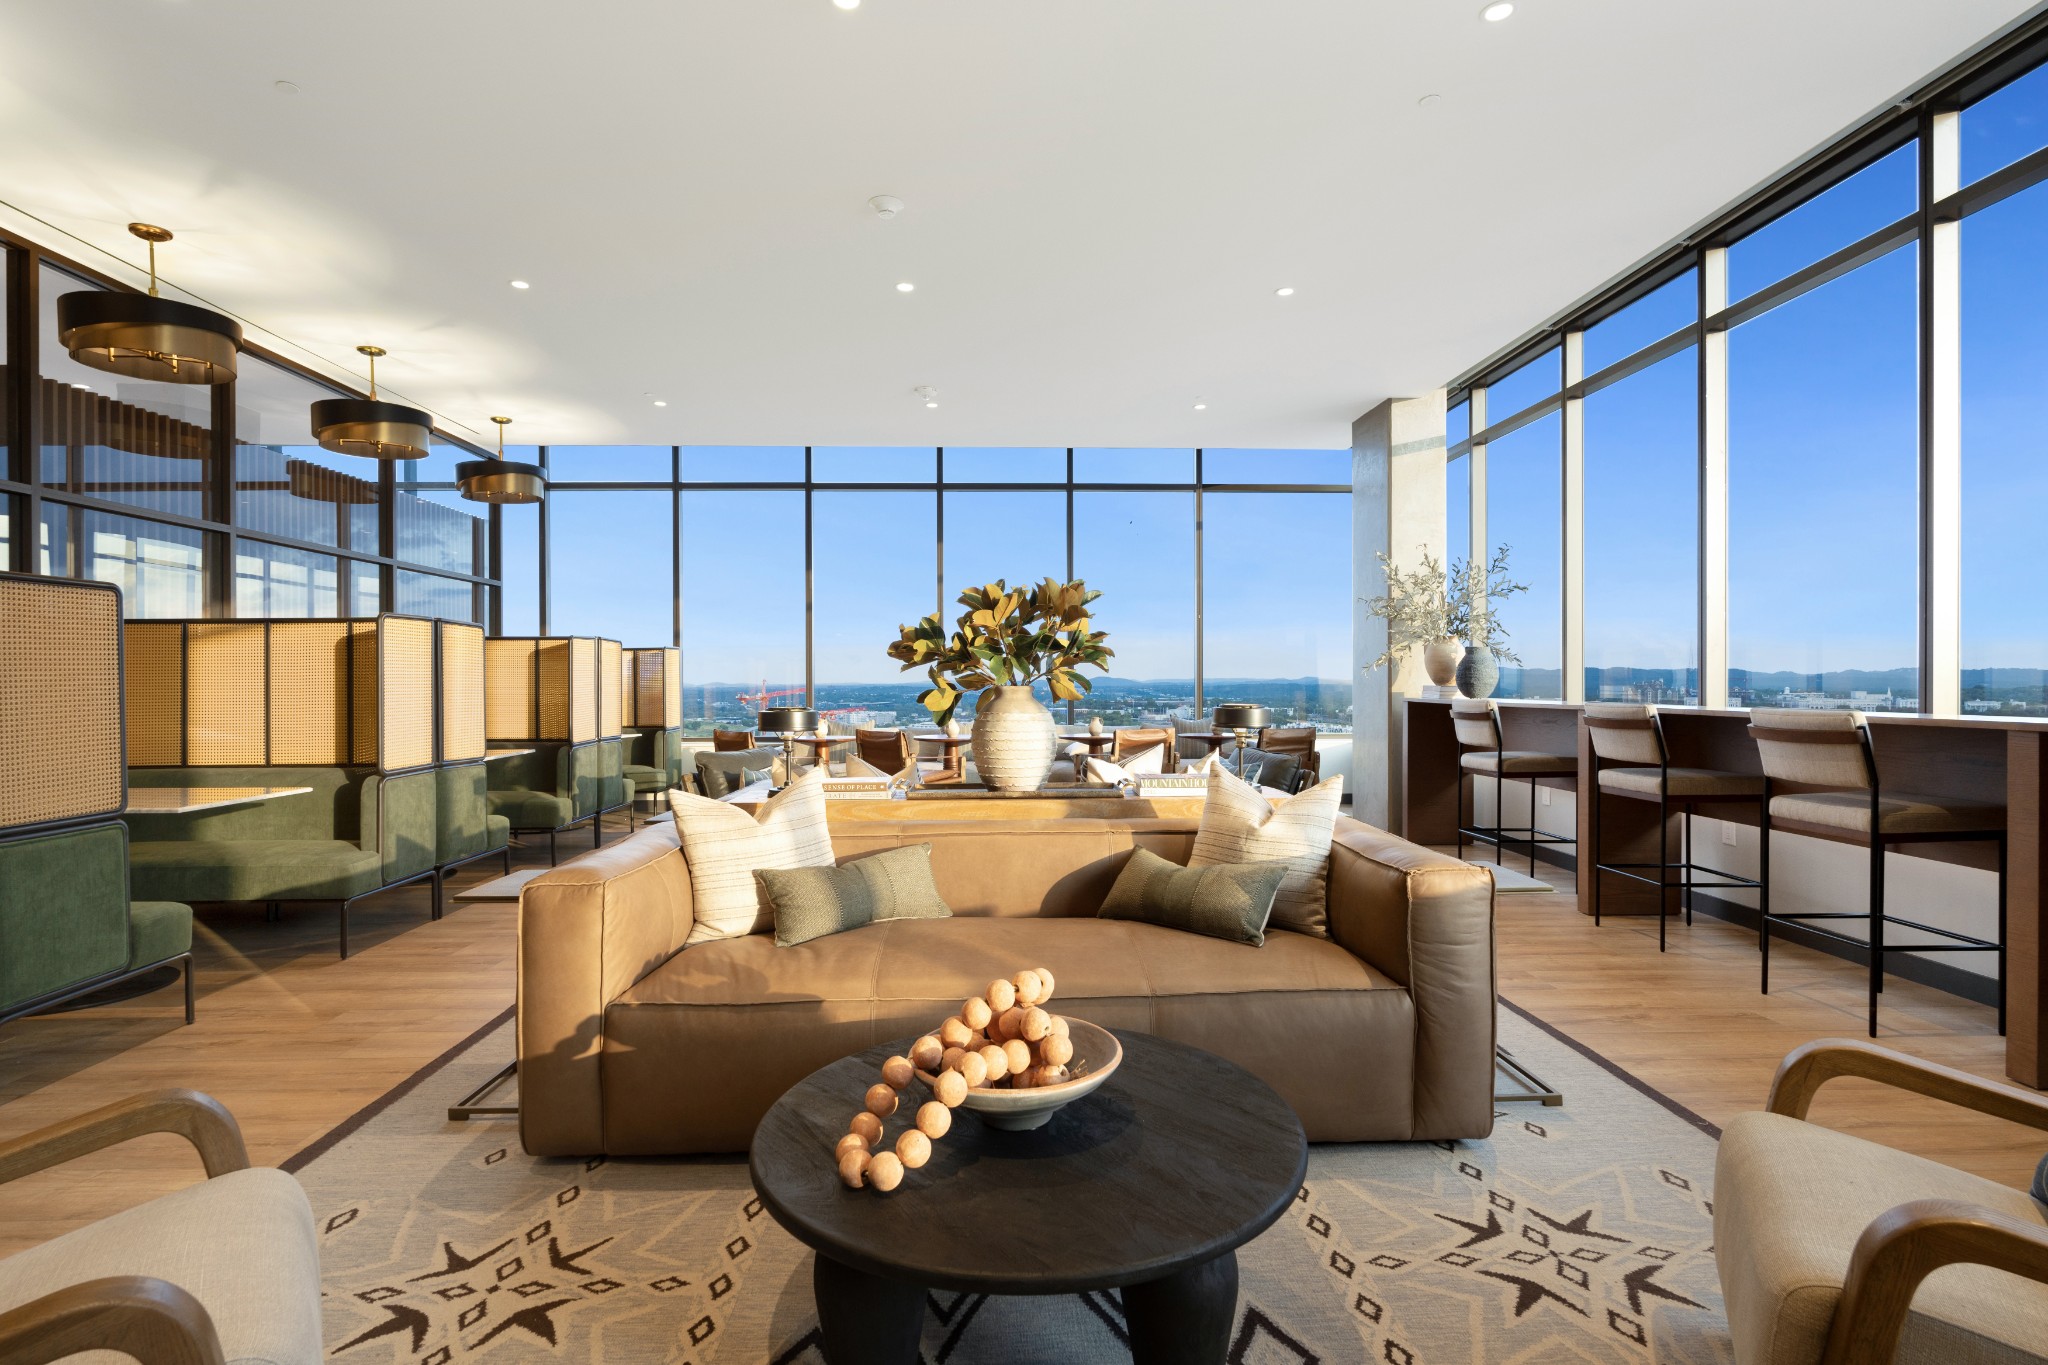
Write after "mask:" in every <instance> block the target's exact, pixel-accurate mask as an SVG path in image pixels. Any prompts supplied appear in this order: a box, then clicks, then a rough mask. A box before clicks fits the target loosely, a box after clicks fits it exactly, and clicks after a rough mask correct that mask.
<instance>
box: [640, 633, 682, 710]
mask: <svg viewBox="0 0 2048 1365" xmlns="http://www.w3.org/2000/svg"><path fill="white" fill-rule="evenodd" d="M626 702H627V705H626V723H627V724H628V725H631V726H635V727H653V728H658V729H662V730H673V729H675V728H677V727H678V726H680V725H681V724H682V723H683V652H682V651H681V650H680V649H677V648H675V647H674V646H672V645H664V646H662V647H660V648H658V649H629V650H627V651H626Z"/></svg>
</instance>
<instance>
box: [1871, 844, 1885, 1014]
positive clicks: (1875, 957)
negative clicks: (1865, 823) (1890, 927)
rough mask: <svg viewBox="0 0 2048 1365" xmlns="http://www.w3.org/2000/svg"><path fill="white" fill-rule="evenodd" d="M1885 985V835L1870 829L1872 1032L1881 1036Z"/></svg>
mask: <svg viewBox="0 0 2048 1365" xmlns="http://www.w3.org/2000/svg"><path fill="white" fill-rule="evenodd" d="M1883 989H1884V838H1883V836H1882V835H1880V834H1879V833H1878V831H1876V830H1874V829H1873V830H1872V831H1871V832H1870V1036H1871V1037H1873V1038H1875V1037H1876V1036H1877V997H1878V993H1879V992H1880V991H1882V990H1883Z"/></svg>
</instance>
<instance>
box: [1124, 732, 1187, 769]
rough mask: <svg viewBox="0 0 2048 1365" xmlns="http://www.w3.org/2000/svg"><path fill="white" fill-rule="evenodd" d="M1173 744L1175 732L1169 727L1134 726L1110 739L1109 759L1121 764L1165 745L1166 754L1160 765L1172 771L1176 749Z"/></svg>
mask: <svg viewBox="0 0 2048 1365" xmlns="http://www.w3.org/2000/svg"><path fill="white" fill-rule="evenodd" d="M1173 745H1174V733H1173V731H1171V730H1168V729H1164V728H1160V729H1137V728H1132V729H1127V730H1119V731H1117V732H1116V734H1115V736H1114V737H1113V738H1112V739H1111V741H1110V746H1109V761H1110V762H1112V763H1115V764H1118V765H1119V766H1121V765H1122V764H1125V763H1128V762H1129V761H1130V760H1131V759H1134V758H1136V757H1137V756H1138V755H1139V754H1142V753H1144V752H1145V751H1146V750H1147V749H1156V748H1161V747H1164V748H1165V750H1166V756H1165V757H1164V758H1162V761H1161V765H1160V766H1161V767H1162V768H1163V769H1164V770H1165V771H1167V772H1172V771H1173V761H1172V758H1171V755H1172V754H1173V751H1174V750H1173Z"/></svg>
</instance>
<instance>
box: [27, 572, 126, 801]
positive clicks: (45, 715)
mask: <svg viewBox="0 0 2048 1365" xmlns="http://www.w3.org/2000/svg"><path fill="white" fill-rule="evenodd" d="M122 647H123V642H122V637H121V593H120V590H119V589H118V588H116V587H114V585H113V584H111V583H89V582H83V581H78V580H72V579H59V578H43V577H34V576H29V575H21V574H0V829H9V830H15V829H27V828H35V827H39V826H49V825H58V824H68V823H72V822H75V821H80V820H88V819H95V818H104V817H106V816H110V815H118V814H119V813H120V812H121V809H122V807H123V806H125V805H126V804H127V795H128V765H127V761H126V754H125V752H124V747H125V746H124V735H123V731H122V724H121V715H122Z"/></svg>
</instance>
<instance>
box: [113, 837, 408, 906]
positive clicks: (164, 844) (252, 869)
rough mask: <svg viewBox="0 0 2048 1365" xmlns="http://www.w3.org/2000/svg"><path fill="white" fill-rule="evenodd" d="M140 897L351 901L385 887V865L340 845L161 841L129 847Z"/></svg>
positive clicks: (332, 841) (370, 852)
mask: <svg viewBox="0 0 2048 1365" xmlns="http://www.w3.org/2000/svg"><path fill="white" fill-rule="evenodd" d="M128 866H129V873H130V881H131V885H132V889H133V894H135V895H138V896H145V897H148V898H149V899H151V900H167V901H168V900H175V901H184V902H187V903H190V902H194V901H305V900H348V899H350V898H352V897H355V896H362V895H367V894H368V893H370V892H372V891H375V890H376V889H377V888H378V887H380V886H382V885H383V884H384V877H383V872H384V860H383V858H382V857H381V856H380V855H379V854H378V853H377V852H376V851H375V850H366V849H361V848H358V847H356V846H355V845H354V844H352V843H349V842H347V841H345V840H341V839H233V840H221V841H218V842H215V841H213V840H206V841H161V842H146V843H133V844H130V845H129V846H128Z"/></svg>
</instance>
